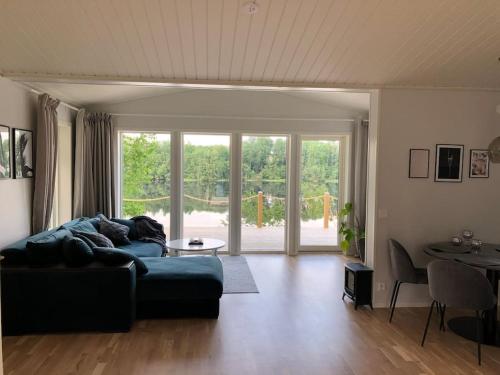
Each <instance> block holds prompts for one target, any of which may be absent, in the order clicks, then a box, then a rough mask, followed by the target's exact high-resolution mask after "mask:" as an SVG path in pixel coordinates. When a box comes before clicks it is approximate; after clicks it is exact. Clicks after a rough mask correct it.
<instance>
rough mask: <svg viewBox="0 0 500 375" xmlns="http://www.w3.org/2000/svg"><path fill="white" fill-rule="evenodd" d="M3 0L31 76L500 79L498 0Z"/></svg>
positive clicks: (2, 28)
mask: <svg viewBox="0 0 500 375" xmlns="http://www.w3.org/2000/svg"><path fill="white" fill-rule="evenodd" d="M245 2H247V0H190V1H189V0H149V1H146V0H142V1H139V0H98V1H97V0H89V1H83V0H81V1H78V0H72V1H70V0H51V1H40V0H25V1H7V0H0V51H1V54H0V71H1V72H2V73H3V74H4V75H5V76H7V77H13V78H16V77H17V79H19V78H20V79H23V77H24V78H25V77H27V76H37V77H41V76H45V77H47V76H48V77H49V78H50V79H55V78H64V79H66V80H72V79H101V80H106V79H108V80H119V79H121V80H124V81H158V82H163V81H211V82H213V81H219V82H220V81H225V82H228V81H232V82H247V83H248V82H254V83H275V84H283V85H303V86H313V85H318V86H321V85H325V86H330V87H331V86H337V87H382V86H425V87H437V86H439V87H475V88H494V89H499V88H500V62H499V61H498V57H499V56H500V1H498V0H418V1H415V0H258V1H257V3H258V4H259V10H258V12H257V14H255V15H253V16H250V15H249V14H246V13H245V12H243V10H242V5H243V4H244V3H245Z"/></svg>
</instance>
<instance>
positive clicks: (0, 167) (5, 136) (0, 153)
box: [0, 125, 11, 179]
mask: <svg viewBox="0 0 500 375" xmlns="http://www.w3.org/2000/svg"><path fill="white" fill-rule="evenodd" d="M10 149H11V145H10V128H9V127H8V126H5V125H0V179H5V178H10V177H11V176H10Z"/></svg>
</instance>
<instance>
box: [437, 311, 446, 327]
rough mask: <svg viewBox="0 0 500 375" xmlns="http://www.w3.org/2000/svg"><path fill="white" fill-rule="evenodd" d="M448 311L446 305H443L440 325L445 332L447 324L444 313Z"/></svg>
mask: <svg viewBox="0 0 500 375" xmlns="http://www.w3.org/2000/svg"><path fill="white" fill-rule="evenodd" d="M445 313H446V305H442V306H441V324H440V325H439V329H440V330H442V331H443V332H445V331H446V328H445V324H444V314H445Z"/></svg>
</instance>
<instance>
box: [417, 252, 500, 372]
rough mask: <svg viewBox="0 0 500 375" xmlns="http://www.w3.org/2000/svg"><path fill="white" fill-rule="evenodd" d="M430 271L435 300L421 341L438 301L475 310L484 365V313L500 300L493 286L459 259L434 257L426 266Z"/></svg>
mask: <svg viewBox="0 0 500 375" xmlns="http://www.w3.org/2000/svg"><path fill="white" fill-rule="evenodd" d="M427 272H428V275H429V292H430V295H431V297H432V304H431V307H430V310H429V315H428V317H427V324H426V326H425V330H424V336H423V337H422V343H421V345H422V346H424V342H425V337H426V336H427V330H428V329H429V323H430V320H431V315H432V310H433V308H434V305H435V304H436V303H438V304H441V305H442V306H443V307H446V306H447V307H455V308H459V309H465V310H474V311H475V312H476V320H477V325H476V339H477V360H478V363H479V365H481V341H482V332H483V318H484V316H483V314H484V312H485V311H487V310H490V309H492V308H493V307H494V306H495V304H496V303H497V302H496V297H495V294H494V293H493V287H492V286H491V284H490V283H489V281H488V279H487V278H486V277H485V276H484V275H483V274H482V273H481V272H480V271H478V270H476V269H475V268H473V267H471V266H468V265H466V264H463V263H459V262H457V261H450V260H435V261H433V262H431V263H430V264H429V265H428V266H427ZM444 313H445V308H443V309H442V310H441V324H444V323H443V320H444Z"/></svg>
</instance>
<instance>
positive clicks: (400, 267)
mask: <svg viewBox="0 0 500 375" xmlns="http://www.w3.org/2000/svg"><path fill="white" fill-rule="evenodd" d="M389 258H390V261H391V269H392V276H393V277H394V280H395V281H394V287H393V288H392V296H391V304H390V310H391V313H390V316H389V323H390V322H392V317H393V315H394V309H395V308H396V302H397V300H398V295H399V288H400V287H401V284H403V283H407V284H427V270H426V269H425V268H416V267H415V266H414V265H413V262H412V260H411V258H410V255H409V254H408V252H407V251H406V249H405V248H404V246H403V245H401V244H400V243H399V242H398V241H396V240H395V239H392V238H391V239H390V240H389Z"/></svg>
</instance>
